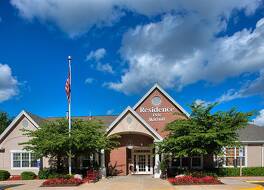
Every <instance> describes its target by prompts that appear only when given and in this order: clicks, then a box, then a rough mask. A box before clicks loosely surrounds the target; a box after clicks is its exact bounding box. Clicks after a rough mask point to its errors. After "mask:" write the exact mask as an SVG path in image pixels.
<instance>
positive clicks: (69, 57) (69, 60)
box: [68, 56, 72, 175]
mask: <svg viewBox="0 0 264 190" xmlns="http://www.w3.org/2000/svg"><path fill="white" fill-rule="evenodd" d="M71 60H72V58H71V56H68V63H69V73H70V78H69V80H70V97H69V102H68V109H69V110H68V113H69V116H68V120H69V126H68V127H69V137H71ZM69 148H70V150H69V158H68V164H69V175H72V168H71V142H70V147H69Z"/></svg>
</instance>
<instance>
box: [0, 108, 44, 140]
mask: <svg viewBox="0 0 264 190" xmlns="http://www.w3.org/2000/svg"><path fill="white" fill-rule="evenodd" d="M23 116H25V117H26V118H27V119H28V120H29V121H30V122H31V123H32V124H33V125H34V126H35V127H36V128H39V124H38V123H37V122H40V120H41V119H40V117H38V116H37V117H38V119H37V117H35V116H36V115H34V114H29V113H27V112H26V111H24V110H22V111H21V112H20V113H19V114H18V115H17V116H16V117H15V119H14V120H13V121H12V122H11V123H10V124H9V126H8V127H7V128H6V129H5V130H4V132H3V133H2V134H1V135H0V142H2V140H3V139H4V138H5V137H6V135H7V134H8V133H9V132H10V131H11V130H12V129H13V127H14V125H15V124H16V123H17V122H18V121H19V120H20V119H21V118H22V117H23ZM33 118H34V119H33Z"/></svg>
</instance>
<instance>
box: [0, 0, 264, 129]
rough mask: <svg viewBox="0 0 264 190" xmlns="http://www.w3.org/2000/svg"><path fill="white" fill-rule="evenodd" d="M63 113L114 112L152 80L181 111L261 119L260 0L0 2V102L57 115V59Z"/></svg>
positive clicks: (263, 15)
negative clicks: (201, 109)
mask: <svg viewBox="0 0 264 190" xmlns="http://www.w3.org/2000/svg"><path fill="white" fill-rule="evenodd" d="M68 55H71V56H72V58H73V63H72V112H73V115H89V114H90V113H91V114H92V115H105V114H118V113H120V112H121V111H122V110H123V109H124V108H125V107H126V106H128V105H131V106H133V105H134V104H135V103H136V102H137V101H138V100H139V99H140V97H141V96H143V95H144V93H145V92H146V91H147V90H148V89H149V88H150V87H151V86H152V85H153V84H154V83H155V82H158V83H159V84H160V85H161V86H162V87H163V88H164V89H165V90H166V91H168V93H169V94H171V95H172V97H173V98H175V100H176V101H177V102H178V103H179V104H181V105H182V106H183V107H184V108H185V109H186V110H187V111H189V109H188V104H190V103H192V102H194V101H197V102H214V101H218V102H220V104H219V106H218V107H217V109H218V110H228V109H230V108H231V107H237V108H238V110H240V111H252V110H256V111H259V113H260V115H259V116H258V117H257V119H256V120H255V122H256V123H258V124H261V125H264V99H263V97H264V2H263V1H260V0H229V1H219V2H216V1H210V0H199V1H195V2H193V1H191V0H190V1H189V0H186V1H183V0H179V1H171V0H164V1H162V0H155V1H150V0H145V1H127V0H100V1H95V0H91V1H82V0H76V1H74V3H73V1H70V0H66V1H59V0H47V1H34V0H11V1H10V2H9V1H1V2H0V109H1V110H3V111H6V112H8V113H9V114H10V115H12V116H14V115H16V114H17V113H19V112H20V111H21V110H22V109H25V110H28V111H30V112H32V113H35V114H38V115H41V116H64V115H65V112H66V110H67V101H66V96H65V91H64V85H65V80H66V76H67V56H68Z"/></svg>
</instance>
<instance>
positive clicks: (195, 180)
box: [168, 176, 221, 185]
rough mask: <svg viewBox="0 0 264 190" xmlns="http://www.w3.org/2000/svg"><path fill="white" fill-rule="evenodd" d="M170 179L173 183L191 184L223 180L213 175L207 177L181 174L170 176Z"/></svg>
mask: <svg viewBox="0 0 264 190" xmlns="http://www.w3.org/2000/svg"><path fill="white" fill-rule="evenodd" d="M168 181H169V182H170V183H171V184H173V185H189V184H221V182H220V181H219V180H218V179H217V178H215V177H212V176H205V177H192V176H179V177H175V178H169V179H168Z"/></svg>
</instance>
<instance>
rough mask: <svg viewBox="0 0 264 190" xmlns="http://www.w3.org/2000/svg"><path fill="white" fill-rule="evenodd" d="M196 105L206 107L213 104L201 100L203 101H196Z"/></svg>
mask: <svg viewBox="0 0 264 190" xmlns="http://www.w3.org/2000/svg"><path fill="white" fill-rule="evenodd" d="M194 103H195V104H197V105H205V106H206V105H208V104H210V103H211V102H207V101H205V100H201V99H196V100H195V101H194Z"/></svg>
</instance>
